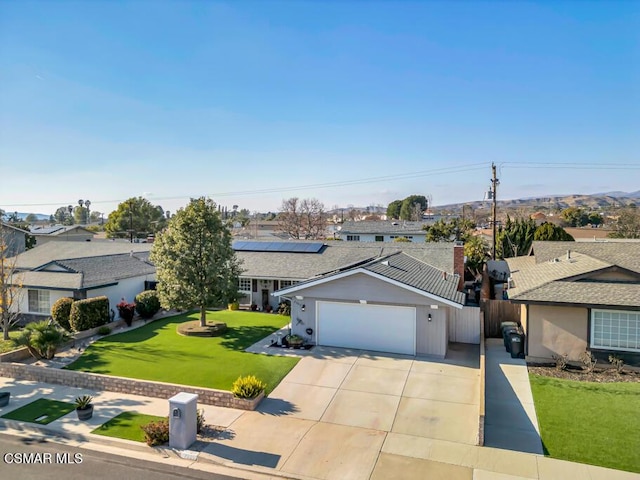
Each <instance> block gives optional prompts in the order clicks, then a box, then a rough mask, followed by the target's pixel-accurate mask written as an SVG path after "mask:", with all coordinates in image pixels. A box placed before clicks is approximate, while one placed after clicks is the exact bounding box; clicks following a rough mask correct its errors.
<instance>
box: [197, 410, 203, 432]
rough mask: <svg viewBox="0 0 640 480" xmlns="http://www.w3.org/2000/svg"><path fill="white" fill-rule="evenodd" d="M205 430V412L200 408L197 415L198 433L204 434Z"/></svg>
mask: <svg viewBox="0 0 640 480" xmlns="http://www.w3.org/2000/svg"><path fill="white" fill-rule="evenodd" d="M203 428H204V410H203V409H202V408H199V409H198V412H197V414H196V433H202V429H203Z"/></svg>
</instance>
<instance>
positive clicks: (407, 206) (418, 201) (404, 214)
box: [400, 195, 428, 220]
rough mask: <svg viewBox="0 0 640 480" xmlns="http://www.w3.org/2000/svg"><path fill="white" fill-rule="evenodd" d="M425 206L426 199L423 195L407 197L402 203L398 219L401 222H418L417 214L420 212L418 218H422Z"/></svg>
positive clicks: (426, 203)
mask: <svg viewBox="0 0 640 480" xmlns="http://www.w3.org/2000/svg"><path fill="white" fill-rule="evenodd" d="M427 205H428V202H427V197H425V196H424V195H409V196H408V197H407V198H405V199H404V200H403V201H402V206H401V207H400V218H401V219H402V220H420V218H416V216H417V212H420V217H422V212H424V211H425V210H426V208H427Z"/></svg>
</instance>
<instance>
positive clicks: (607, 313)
mask: <svg viewBox="0 0 640 480" xmlns="http://www.w3.org/2000/svg"><path fill="white" fill-rule="evenodd" d="M591 347H593V348H603V349H606V350H626V351H631V352H640V312H629V311H623V310H596V309H593V310H591Z"/></svg>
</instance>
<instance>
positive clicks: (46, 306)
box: [29, 290, 51, 315]
mask: <svg viewBox="0 0 640 480" xmlns="http://www.w3.org/2000/svg"><path fill="white" fill-rule="evenodd" d="M29 312H30V313H44V314H45V315H49V314H50V313H51V299H50V296H49V290H29Z"/></svg>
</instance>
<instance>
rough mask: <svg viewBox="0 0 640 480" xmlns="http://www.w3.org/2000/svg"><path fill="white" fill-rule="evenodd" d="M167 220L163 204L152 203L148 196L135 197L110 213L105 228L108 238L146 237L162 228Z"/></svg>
mask: <svg viewBox="0 0 640 480" xmlns="http://www.w3.org/2000/svg"><path fill="white" fill-rule="evenodd" d="M166 221H167V219H166V218H165V215H164V210H162V207H161V206H159V205H153V204H151V202H149V200H147V199H146V198H142V197H133V198H130V199H128V200H126V201H124V202H122V203H120V204H119V205H118V208H117V209H116V210H114V211H113V212H111V213H110V214H109V218H108V220H107V223H106V224H105V226H104V230H105V232H107V237H108V238H129V237H130V236H134V237H136V236H141V237H146V236H147V235H148V234H150V233H152V234H156V233H158V232H159V231H160V230H162V229H163V228H164V226H165V225H166ZM132 230H133V232H132ZM132 234H133V235H132Z"/></svg>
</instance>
